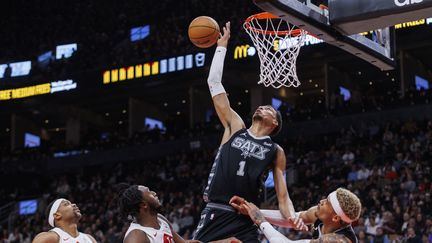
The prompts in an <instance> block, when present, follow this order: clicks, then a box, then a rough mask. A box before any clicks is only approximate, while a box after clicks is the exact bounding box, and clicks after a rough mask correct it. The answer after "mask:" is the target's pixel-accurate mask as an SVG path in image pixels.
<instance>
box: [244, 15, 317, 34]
mask: <svg viewBox="0 0 432 243" xmlns="http://www.w3.org/2000/svg"><path fill="white" fill-rule="evenodd" d="M253 19H280V17H279V16H276V15H274V14H272V13H269V12H263V13H258V14H254V15H251V16H249V17H248V18H247V19H246V20H245V27H246V28H248V29H249V30H251V31H253V32H256V33H259V34H263V35H290V36H299V35H301V32H302V30H301V29H295V30H280V31H274V30H262V29H257V28H255V27H253V26H252V25H251V24H250V22H251V21H252V20H253ZM306 34H307V35H309V33H308V32H306Z"/></svg>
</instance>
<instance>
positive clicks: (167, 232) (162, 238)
mask: <svg viewBox="0 0 432 243" xmlns="http://www.w3.org/2000/svg"><path fill="white" fill-rule="evenodd" d="M158 222H159V226H160V227H159V229H154V228H151V227H144V226H142V225H140V224H137V223H131V224H130V226H129V229H128V230H127V231H126V234H125V237H124V238H125V239H126V237H127V236H128V235H129V233H130V232H131V231H132V230H141V231H143V232H144V233H145V234H146V235H147V237H148V238H149V240H150V243H173V242H174V240H173V234H172V232H171V227H170V226H169V224H168V222H167V221H166V220H165V219H164V218H162V217H161V216H158Z"/></svg>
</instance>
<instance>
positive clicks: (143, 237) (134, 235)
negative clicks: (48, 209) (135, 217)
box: [123, 229, 150, 243]
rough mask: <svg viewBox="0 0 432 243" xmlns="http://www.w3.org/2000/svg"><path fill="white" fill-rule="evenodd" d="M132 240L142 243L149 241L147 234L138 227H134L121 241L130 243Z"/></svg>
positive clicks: (148, 242)
mask: <svg viewBox="0 0 432 243" xmlns="http://www.w3.org/2000/svg"><path fill="white" fill-rule="evenodd" d="M132 242H143V243H150V239H149V238H148V236H147V234H146V233H145V232H144V231H142V230H138V229H134V230H132V231H131V232H129V234H128V235H127V236H126V238H125V239H124V241H123V243H132Z"/></svg>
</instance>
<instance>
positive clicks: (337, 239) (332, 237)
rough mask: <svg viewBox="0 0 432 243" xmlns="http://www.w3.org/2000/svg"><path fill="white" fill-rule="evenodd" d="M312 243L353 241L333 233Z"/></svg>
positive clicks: (349, 242) (345, 242)
mask: <svg viewBox="0 0 432 243" xmlns="http://www.w3.org/2000/svg"><path fill="white" fill-rule="evenodd" d="M311 243H351V241H350V240H349V239H348V238H347V237H345V236H343V235H339V234H335V233H332V234H325V235H322V236H321V237H320V238H318V239H314V240H311Z"/></svg>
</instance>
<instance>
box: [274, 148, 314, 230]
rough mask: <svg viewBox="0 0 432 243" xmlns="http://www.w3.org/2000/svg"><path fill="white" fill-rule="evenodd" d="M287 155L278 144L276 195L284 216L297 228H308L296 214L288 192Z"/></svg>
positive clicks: (275, 165) (275, 178) (275, 176)
mask: <svg viewBox="0 0 432 243" xmlns="http://www.w3.org/2000/svg"><path fill="white" fill-rule="evenodd" d="M285 168H286V157H285V152H284V150H283V149H282V148H281V147H280V146H279V145H278V148H277V153H276V159H275V161H274V167H273V178H274V184H275V190H276V195H277V198H278V206H279V211H280V212H281V214H282V216H283V217H284V218H285V219H287V220H289V221H291V223H292V225H293V226H294V228H295V229H297V230H307V226H306V225H305V224H304V223H303V220H302V219H301V218H299V217H298V215H296V214H295V211H294V205H293V203H292V201H291V198H290V196H289V193H288V188H287V185H286V180H285V176H284V174H285Z"/></svg>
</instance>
